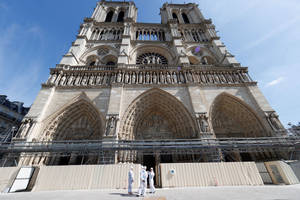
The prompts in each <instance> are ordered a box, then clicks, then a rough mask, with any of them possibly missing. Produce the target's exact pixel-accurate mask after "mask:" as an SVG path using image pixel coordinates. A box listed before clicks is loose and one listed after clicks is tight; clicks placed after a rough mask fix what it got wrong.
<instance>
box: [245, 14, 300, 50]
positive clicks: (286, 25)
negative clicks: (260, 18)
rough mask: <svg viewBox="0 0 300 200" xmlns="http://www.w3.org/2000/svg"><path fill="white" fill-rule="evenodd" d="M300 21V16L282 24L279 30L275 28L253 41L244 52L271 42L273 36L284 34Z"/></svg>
mask: <svg viewBox="0 0 300 200" xmlns="http://www.w3.org/2000/svg"><path fill="white" fill-rule="evenodd" d="M299 20H300V16H299V15H297V16H295V17H293V18H292V19H290V20H288V21H287V22H286V23H284V24H281V25H280V26H278V27H277V28H274V29H273V30H272V31H270V32H269V33H267V34H265V35H263V36H261V37H260V38H258V39H257V40H255V41H253V42H252V43H250V44H248V45H247V46H246V47H245V48H244V50H248V49H252V48H253V47H256V46H258V45H260V44H261V43H263V42H264V41H266V40H269V39H270V38H272V37H273V36H275V35H277V34H279V33H282V32H284V31H285V30H287V29H289V28H290V27H291V26H292V25H294V24H295V23H297V22H298V21H299Z"/></svg>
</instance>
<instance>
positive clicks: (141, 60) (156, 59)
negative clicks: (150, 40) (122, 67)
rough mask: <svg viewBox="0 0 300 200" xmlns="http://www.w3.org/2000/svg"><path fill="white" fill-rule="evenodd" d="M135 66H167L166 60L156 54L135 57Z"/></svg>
mask: <svg viewBox="0 0 300 200" xmlns="http://www.w3.org/2000/svg"><path fill="white" fill-rule="evenodd" d="M136 64H137V65H147V64H162V65H167V64H168V60H167V59H166V58H165V57H164V56H162V55H160V54H158V53H152V52H149V53H144V54H141V55H140V56H138V57H137V59H136Z"/></svg>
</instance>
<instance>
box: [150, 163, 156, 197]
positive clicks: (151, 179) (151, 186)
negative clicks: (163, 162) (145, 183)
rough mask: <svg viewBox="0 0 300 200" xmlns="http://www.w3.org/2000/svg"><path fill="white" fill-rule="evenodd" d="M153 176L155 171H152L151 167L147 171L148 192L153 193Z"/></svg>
mask: <svg viewBox="0 0 300 200" xmlns="http://www.w3.org/2000/svg"><path fill="white" fill-rule="evenodd" d="M154 176H155V173H154V171H153V168H152V167H151V169H150V172H149V185H150V193H155V187H154Z"/></svg>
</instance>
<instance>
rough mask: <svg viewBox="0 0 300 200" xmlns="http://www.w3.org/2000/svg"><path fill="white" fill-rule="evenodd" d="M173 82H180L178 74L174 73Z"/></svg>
mask: <svg viewBox="0 0 300 200" xmlns="http://www.w3.org/2000/svg"><path fill="white" fill-rule="evenodd" d="M173 82H174V83H177V82H178V80H177V74H176V72H173Z"/></svg>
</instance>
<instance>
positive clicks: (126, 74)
mask: <svg viewBox="0 0 300 200" xmlns="http://www.w3.org/2000/svg"><path fill="white" fill-rule="evenodd" d="M129 79H130V77H129V74H128V72H126V73H125V84H128V83H129Z"/></svg>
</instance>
